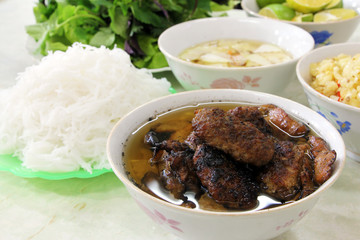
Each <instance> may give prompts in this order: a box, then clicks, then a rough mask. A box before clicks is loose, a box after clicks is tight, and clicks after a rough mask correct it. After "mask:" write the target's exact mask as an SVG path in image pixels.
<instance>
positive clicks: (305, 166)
mask: <svg viewBox="0 0 360 240" xmlns="http://www.w3.org/2000/svg"><path fill="white" fill-rule="evenodd" d="M309 147H310V146H309ZM300 181H301V185H302V190H301V196H300V198H304V197H306V196H308V195H310V194H311V193H313V192H314V191H315V189H316V187H315V184H314V162H313V160H312V159H311V158H310V156H308V155H307V154H306V155H305V156H304V158H303V162H302V166H301V172H300Z"/></svg>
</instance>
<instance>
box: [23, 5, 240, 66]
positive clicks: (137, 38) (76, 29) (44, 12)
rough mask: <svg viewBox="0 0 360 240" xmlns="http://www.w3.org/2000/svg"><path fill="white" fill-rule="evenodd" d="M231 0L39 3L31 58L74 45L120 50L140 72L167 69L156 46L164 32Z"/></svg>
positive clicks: (31, 32)
mask: <svg viewBox="0 0 360 240" xmlns="http://www.w3.org/2000/svg"><path fill="white" fill-rule="evenodd" d="M235 2H240V1H235V0H225V1H224V0H222V1H211V0H48V1H45V0H38V2H37V3H36V5H35V7H34V8H33V13H34V16H35V20H36V24H33V25H29V26H26V32H27V34H28V35H29V36H31V37H32V38H33V39H34V40H35V41H36V42H37V47H36V49H35V51H34V54H41V55H47V54H48V52H49V51H56V50H61V51H65V50H66V49H67V47H68V46H71V45H72V44H73V43H74V42H81V43H84V44H89V45H92V46H96V47H99V46H102V45H103V46H106V47H109V48H114V47H120V48H122V49H125V51H127V52H128V53H129V54H130V57H131V59H132V62H133V63H134V65H135V66H137V67H139V68H162V67H166V66H167V62H166V59H165V57H164V56H163V55H162V53H161V52H160V50H159V48H158V46H157V39H158V37H159V35H160V34H161V33H162V32H163V31H164V30H165V29H167V28H168V27H170V26H172V25H174V24H177V23H180V22H184V21H188V20H191V19H197V18H204V17H209V16H211V15H210V14H211V12H212V11H213V10H214V9H215V10H221V11H224V10H225V9H231V8H233V7H234V6H235V4H234V3H235Z"/></svg>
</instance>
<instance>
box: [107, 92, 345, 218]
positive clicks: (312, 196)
mask: <svg viewBox="0 0 360 240" xmlns="http://www.w3.org/2000/svg"><path fill="white" fill-rule="evenodd" d="M216 91H217V92H220V91H223V92H224V93H231V92H238V93H239V92H240V91H241V92H243V93H247V94H255V96H257V97H259V96H260V97H270V98H276V99H278V100H281V101H285V102H286V103H291V104H294V105H296V106H297V107H299V108H300V109H301V111H308V112H310V113H311V114H312V115H314V116H315V117H316V118H319V120H320V121H325V122H326V125H328V126H327V127H329V128H331V129H332V131H333V132H334V134H336V135H338V139H341V140H340V142H337V144H340V145H339V149H341V150H342V153H343V155H342V156H343V158H342V159H339V155H338V154H337V160H338V159H339V160H338V161H340V162H339V165H338V169H337V171H336V172H334V173H333V174H332V176H331V177H330V178H329V179H328V180H327V181H326V182H325V183H323V184H322V185H321V186H320V187H319V188H318V189H316V191H315V192H314V193H312V194H310V195H309V196H307V197H305V198H303V199H300V200H297V201H294V202H291V203H288V204H284V205H281V206H277V207H275V208H268V209H263V210H258V211H251V210H249V211H228V212H226V211H219V212H218V211H210V210H203V209H189V208H185V207H182V206H178V205H175V204H172V203H170V202H167V201H165V200H162V199H159V198H157V197H155V196H152V195H150V194H148V193H146V192H145V191H143V190H141V189H140V188H139V187H137V186H136V185H135V184H134V182H133V181H131V180H130V179H129V178H128V176H126V174H122V173H121V172H120V171H119V170H118V169H117V166H116V164H115V161H116V160H115V159H113V158H112V156H111V154H110V151H111V150H110V142H111V141H112V138H113V136H114V132H115V131H116V129H117V128H118V127H119V126H120V125H121V123H122V122H123V121H124V119H126V118H128V117H129V116H131V115H132V114H134V113H136V112H139V111H141V109H142V108H146V106H148V105H150V104H157V103H158V102H161V101H165V100H166V101H168V102H171V100H173V99H174V98H175V99H176V98H177V96H180V95H185V97H186V96H187V95H194V96H196V95H197V94H198V93H200V92H205V93H206V92H216ZM200 102H205V101H204V100H202V101H199V100H198V101H196V103H200ZM239 102H240V101H239ZM249 103H251V101H250V102H249ZM181 106H182V105H178V106H176V107H174V108H172V109H175V108H179V107H181ZM161 113H163V112H156V113H154V114H155V115H158V114H161ZM144 120H145V119H144ZM142 123H144V121H142ZM142 123H140V124H139V126H141V124H142ZM126 140H127V136H126V138H125V141H126ZM122 145H123V144H122ZM106 152H107V157H108V161H109V163H110V165H111V168H112V169H113V172H114V173H115V175H116V176H117V177H118V178H119V179H120V180H121V182H122V183H123V184H124V185H125V187H126V188H129V187H130V188H131V189H132V190H133V191H135V192H136V193H137V194H140V195H141V196H142V197H144V198H146V199H148V200H150V201H155V202H156V203H157V204H160V205H165V206H167V207H169V208H170V209H172V210H174V211H181V212H186V213H188V214H199V215H213V216H258V215H266V214H271V213H272V212H280V211H285V210H286V209H288V208H291V207H294V206H298V205H301V204H302V203H303V202H306V201H309V200H311V199H313V200H314V201H316V200H317V199H318V198H319V197H320V196H319V195H320V193H321V192H324V191H325V190H327V189H328V188H330V187H331V186H332V185H333V184H334V183H335V182H336V180H337V179H338V178H339V176H340V175H341V173H342V171H343V169H344V167H345V162H346V150H345V144H344V141H343V140H342V138H341V136H340V133H339V132H338V131H337V130H336V128H335V127H334V126H333V125H332V124H331V123H330V122H328V121H327V120H326V119H324V118H322V117H321V116H320V115H319V114H318V113H316V112H315V111H314V110H312V109H311V108H309V107H306V106H305V105H302V104H300V103H297V102H295V101H293V100H290V99H286V98H283V97H280V96H276V95H273V94H268V93H263V92H257V91H251V90H238V89H201V90H193V91H185V92H180V93H176V94H172V95H167V96H163V97H160V98H157V99H154V100H151V101H149V102H147V103H145V104H143V105H141V106H139V107H137V108H135V109H134V110H132V111H131V112H129V113H127V114H126V115H125V116H124V117H123V118H121V119H120V120H119V121H118V122H117V123H116V124H115V126H114V127H113V129H112V130H111V132H110V134H109V136H108V139H107V144H106ZM340 157H341V155H340ZM121 165H123V163H122V164H121Z"/></svg>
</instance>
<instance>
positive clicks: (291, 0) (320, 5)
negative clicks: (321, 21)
mask: <svg viewBox="0 0 360 240" xmlns="http://www.w3.org/2000/svg"><path fill="white" fill-rule="evenodd" d="M331 1H332V0H286V2H287V4H289V7H291V8H293V9H295V10H296V11H298V12H302V13H314V12H318V11H320V10H322V9H324V8H325V7H326V6H327V5H328V4H329V3H330V2H331Z"/></svg>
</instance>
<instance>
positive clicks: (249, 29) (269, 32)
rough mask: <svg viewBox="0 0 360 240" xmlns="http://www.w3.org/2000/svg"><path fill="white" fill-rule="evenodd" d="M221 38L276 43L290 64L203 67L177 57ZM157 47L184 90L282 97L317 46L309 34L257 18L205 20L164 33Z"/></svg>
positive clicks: (191, 22)
mask: <svg viewBox="0 0 360 240" xmlns="http://www.w3.org/2000/svg"><path fill="white" fill-rule="evenodd" d="M219 39H247V40H258V41H264V42H269V43H273V44H275V45H278V46H280V47H282V48H283V49H284V50H286V51H288V52H289V53H290V54H292V56H293V59H292V60H291V61H288V62H285V63H281V64H275V65H270V66H263V67H246V68H245V67H244V68H225V67H214V66H204V65H199V64H195V63H190V62H186V61H184V60H181V59H180V58H179V57H178V56H179V54H180V53H181V52H182V51H184V50H185V49H187V48H189V47H191V46H194V45H195V44H198V43H202V42H206V41H211V40H219ZM158 45H159V48H160V50H161V52H162V53H163V54H164V55H165V57H166V59H167V61H168V63H169V66H170V68H171V70H172V71H173V73H174V75H175V77H176V78H177V80H178V81H179V83H180V84H181V85H182V86H183V87H184V89H185V90H194V89H204V88H237V89H248V90H255V91H262V92H268V93H273V94H280V93H281V91H282V90H283V89H284V88H285V87H286V86H287V84H288V83H289V81H290V80H291V79H293V78H295V65H296V62H297V61H298V59H299V58H300V57H301V56H303V55H304V54H305V53H307V52H309V51H311V50H312V49H313V47H314V41H313V39H312V37H311V35H310V34H309V33H307V32H306V31H304V30H303V29H301V28H298V27H295V26H292V25H289V24H285V23H281V22H279V21H275V20H268V19H258V18H246V19H239V18H232V17H219V18H204V19H198V20H193V21H188V22H184V23H180V24H178V25H175V26H173V27H170V28H169V29H167V30H165V31H164V32H163V33H162V34H161V35H160V37H159V40H158Z"/></svg>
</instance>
